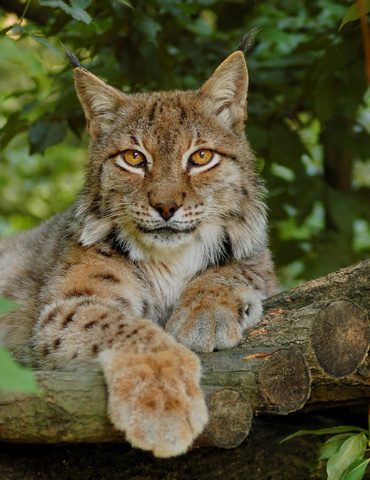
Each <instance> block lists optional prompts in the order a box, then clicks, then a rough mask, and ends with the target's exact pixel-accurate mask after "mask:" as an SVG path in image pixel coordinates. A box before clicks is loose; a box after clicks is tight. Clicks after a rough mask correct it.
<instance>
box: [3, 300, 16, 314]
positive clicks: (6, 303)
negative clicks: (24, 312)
mask: <svg viewBox="0 0 370 480" xmlns="http://www.w3.org/2000/svg"><path fill="white" fill-rule="evenodd" d="M17 307H19V305H18V303H15V302H12V301H11V300H8V299H7V298H4V297H0V315H1V314H3V313H5V312H9V311H10V310H14V309H15V308H17Z"/></svg>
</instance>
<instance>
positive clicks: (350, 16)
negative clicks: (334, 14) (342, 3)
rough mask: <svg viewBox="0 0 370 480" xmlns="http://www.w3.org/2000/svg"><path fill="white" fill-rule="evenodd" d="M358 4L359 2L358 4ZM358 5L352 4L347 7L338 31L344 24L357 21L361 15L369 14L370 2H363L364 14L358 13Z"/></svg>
mask: <svg viewBox="0 0 370 480" xmlns="http://www.w3.org/2000/svg"><path fill="white" fill-rule="evenodd" d="M358 3H360V2H358ZM358 3H354V4H353V5H351V6H350V7H349V9H348V10H347V11H346V13H345V14H344V17H343V20H342V23H341V24H340V27H339V30H341V29H342V28H343V27H344V25H345V24H346V23H349V22H354V21H355V20H358V19H359V18H360V17H361V16H362V15H366V14H367V13H369V12H370V0H363V5H364V10H365V11H364V12H362V13H360V10H359V7H358Z"/></svg>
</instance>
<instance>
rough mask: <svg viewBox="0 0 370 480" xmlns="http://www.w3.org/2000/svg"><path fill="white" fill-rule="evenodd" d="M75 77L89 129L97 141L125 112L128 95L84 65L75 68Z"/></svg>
mask: <svg viewBox="0 0 370 480" xmlns="http://www.w3.org/2000/svg"><path fill="white" fill-rule="evenodd" d="M74 78H75V85H76V91H77V95H78V98H79V100H80V102H81V105H82V108H83V109H84V111H85V116H86V124H87V131H88V132H89V134H90V135H91V137H92V139H93V140H94V141H96V140H97V138H98V137H99V136H100V135H101V134H102V133H104V132H107V131H109V129H110V128H111V126H112V124H113V123H114V121H115V120H116V119H117V116H119V115H120V113H121V114H122V113H123V110H124V106H125V103H126V99H125V97H126V96H125V95H124V94H123V93H120V92H119V91H118V90H116V89H115V88H113V87H111V86H110V85H108V84H107V83H105V82H103V80H100V78H98V77H96V76H95V75H93V74H92V73H90V72H89V71H88V70H85V69H84V68H82V67H79V66H78V67H76V68H74Z"/></svg>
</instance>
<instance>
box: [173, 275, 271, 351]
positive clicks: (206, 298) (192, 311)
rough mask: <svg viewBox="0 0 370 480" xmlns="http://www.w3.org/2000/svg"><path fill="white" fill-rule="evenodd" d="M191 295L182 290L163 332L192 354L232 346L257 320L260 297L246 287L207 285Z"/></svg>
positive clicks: (258, 317) (260, 314)
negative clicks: (180, 299) (182, 292)
mask: <svg viewBox="0 0 370 480" xmlns="http://www.w3.org/2000/svg"><path fill="white" fill-rule="evenodd" d="M193 293H194V290H193V289H191V290H188V291H185V293H184V294H183V299H182V302H181V303H180V305H179V306H178V308H177V309H176V311H175V312H174V314H173V315H172V317H171V318H170V320H169V322H168V324H167V326H166V330H167V332H168V333H170V334H171V335H172V336H173V337H175V339H176V340H178V341H179V342H181V343H182V344H183V345H186V346H187V347H189V348H191V349H192V350H194V351H196V352H212V351H213V350H215V349H225V348H231V347H234V346H235V345H236V344H237V343H238V342H239V341H240V340H241V338H242V335H243V332H244V330H246V329H247V328H249V327H252V326H253V325H256V324H257V323H258V322H259V321H261V318H262V304H261V299H260V296H259V294H258V292H256V291H255V290H253V289H251V288H249V287H240V286H215V285H213V286H212V285H210V286H207V287H203V288H202V289H200V290H199V291H198V292H197V294H195V295H194V294H193Z"/></svg>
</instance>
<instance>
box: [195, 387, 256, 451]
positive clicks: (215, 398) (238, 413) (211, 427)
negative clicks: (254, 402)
mask: <svg viewBox="0 0 370 480" xmlns="http://www.w3.org/2000/svg"><path fill="white" fill-rule="evenodd" d="M207 389H208V387H205V394H206V399H207V405H208V411H209V422H208V424H207V426H206V429H205V431H204V433H203V434H202V435H200V437H198V438H197V440H196V442H195V443H196V445H199V446H217V447H221V448H234V447H237V446H238V445H240V444H241V443H242V442H243V440H244V439H245V438H246V436H247V435H248V433H249V431H250V428H251V425H252V418H253V411H252V408H251V406H250V404H249V402H248V400H247V399H246V398H245V397H244V395H242V394H241V393H240V392H238V391H237V390H234V389H233V388H221V389H220V388H218V389H217V390H215V391H212V390H208V391H207Z"/></svg>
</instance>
